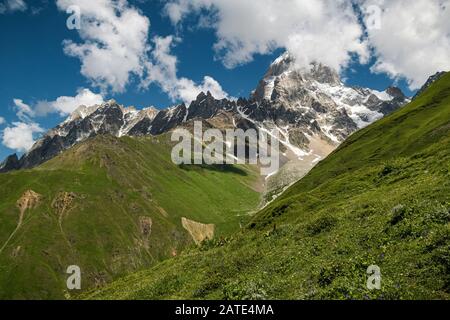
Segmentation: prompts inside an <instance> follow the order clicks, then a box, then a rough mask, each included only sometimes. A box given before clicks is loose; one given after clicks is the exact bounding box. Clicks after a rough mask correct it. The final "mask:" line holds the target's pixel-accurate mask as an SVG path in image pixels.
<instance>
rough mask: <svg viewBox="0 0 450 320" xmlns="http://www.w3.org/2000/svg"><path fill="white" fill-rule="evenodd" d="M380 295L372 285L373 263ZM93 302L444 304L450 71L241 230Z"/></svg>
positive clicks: (449, 211) (448, 253)
mask: <svg viewBox="0 0 450 320" xmlns="http://www.w3.org/2000/svg"><path fill="white" fill-rule="evenodd" d="M371 265H377V266H379V267H380V269H381V274H382V282H381V286H382V287H381V290H374V291H370V290H368V289H367V286H366V281H367V277H368V276H367V272H366V271H367V268H368V267H369V266H371ZM83 298H86V299H449V298H450V73H449V74H447V75H445V76H444V77H443V78H441V79H440V80H439V81H437V82H436V83H435V84H433V85H432V86H431V87H430V88H429V89H428V90H427V91H426V92H425V93H423V94H422V95H421V96H420V97H419V98H418V99H416V100H415V101H413V102H412V103H411V104H409V105H408V106H406V107H404V108H402V109H401V110H399V111H397V112H395V113H394V114H392V115H390V116H388V117H386V118H384V119H382V120H380V121H378V122H377V123H375V124H373V125H371V126H369V127H367V128H366V129H363V130H361V131H359V132H357V133H356V134H354V135H352V136H351V137H350V138H349V139H348V140H347V141H346V142H344V143H343V144H342V145H341V146H340V147H339V148H338V149H337V150H336V151H335V152H334V153H333V154H332V155H331V156H329V157H328V158H327V159H325V160H324V161H322V162H321V163H320V164H318V165H317V166H316V167H315V168H314V169H313V170H312V171H311V172H310V173H309V174H308V175H307V176H306V177H305V178H304V179H302V180H301V181H299V182H298V183H296V184H295V185H293V186H292V187H291V188H289V189H288V190H287V191H286V192H285V193H284V194H283V195H282V196H280V197H279V198H278V199H277V200H275V201H274V202H273V203H271V204H270V205H269V206H267V207H266V208H264V209H263V210H262V211H261V212H259V213H257V214H256V215H255V216H254V217H253V218H252V220H251V221H250V222H249V224H248V227H247V228H246V230H244V231H241V232H238V233H236V234H234V235H232V236H230V237H227V238H225V239H220V240H214V241H210V242H207V243H204V244H203V246H202V247H201V248H199V249H196V248H191V249H189V250H187V251H184V252H183V253H182V254H181V255H179V256H177V257H174V258H173V259H169V260H165V261H164V262H162V263H159V264H157V265H155V266H153V267H151V268H149V269H147V270H143V271H140V272H137V273H134V274H131V275H128V276H126V277H123V278H121V279H119V280H116V281H114V282H113V283H111V284H109V285H107V286H105V287H102V288H100V289H98V290H95V291H92V292H89V293H87V294H85V295H83Z"/></svg>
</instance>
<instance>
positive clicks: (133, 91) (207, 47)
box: [0, 0, 437, 159]
mask: <svg viewBox="0 0 450 320" xmlns="http://www.w3.org/2000/svg"><path fill="white" fill-rule="evenodd" d="M8 1H12V2H15V1H14V0H7V1H6V2H5V1H3V3H4V6H6V7H5V8H6V10H3V11H4V12H3V13H0V40H1V43H2V47H1V50H0V70H1V77H0V117H2V118H3V119H4V121H2V122H3V123H1V124H0V136H2V135H3V131H4V129H5V128H7V127H8V126H12V123H14V122H19V121H23V119H19V117H18V115H17V107H16V105H15V103H14V99H21V100H22V101H23V102H24V103H25V104H26V105H29V106H31V107H33V106H35V105H36V104H37V103H38V102H39V101H43V100H44V101H54V100H55V99H57V98H58V97H60V96H69V97H70V96H74V95H76V93H77V90H78V89H80V88H87V89H89V90H91V91H92V92H94V93H101V94H102V95H103V97H104V99H105V100H107V99H110V98H113V99H116V100H117V101H118V102H119V103H121V104H124V105H126V106H129V105H134V106H136V107H138V108H142V107H147V106H150V105H153V106H156V107H158V108H165V107H167V106H169V105H172V104H174V103H175V102H179V101H176V100H180V98H179V97H178V98H173V96H172V97H171V96H170V95H169V94H168V93H167V90H166V92H164V90H163V89H162V86H161V84H160V83H158V82H157V81H154V82H152V83H151V84H150V85H149V86H148V87H146V88H144V89H142V88H140V87H139V84H140V79H139V77H138V76H137V75H136V74H130V79H129V81H128V83H127V85H126V87H125V89H124V90H123V92H117V91H115V90H111V89H104V88H103V90H102V88H100V87H99V86H97V85H96V84H95V83H93V81H92V79H89V77H87V76H86V75H82V74H81V72H80V70H81V69H80V67H81V59H80V58H77V57H73V56H69V55H68V54H67V53H65V52H64V45H63V41H64V40H66V39H70V40H72V41H73V42H74V43H82V42H83V41H85V40H86V39H83V37H82V36H81V37H80V33H79V32H78V31H77V30H69V29H68V28H67V27H66V20H67V18H68V16H69V15H68V14H67V13H66V12H64V11H63V10H58V8H57V5H56V4H55V2H54V1H51V0H48V1H28V3H27V1H25V0H24V1H19V0H17V1H19V2H21V3H25V6H26V7H23V8H20V9H10V10H8V8H7V5H8V3H7V2H8ZM102 1H103V0H102ZM105 1H106V0H105ZM108 1H109V0H108ZM108 1H106V2H108ZM112 1H114V0H112ZM180 1H181V0H177V1H173V2H174V3H175V4H180V5H181V4H182V2H180ZM318 1H319V0H318ZM324 1H326V0H324ZM399 1H400V0H399ZM62 2H64V0H62ZM199 2H201V1H199ZM0 3H1V1H0ZM166 5H167V2H165V1H157V0H152V1H142V0H141V1H128V4H127V8H134V9H136V10H137V11H138V12H139V14H140V15H141V16H145V17H147V18H148V19H149V21H150V28H149V33H148V34H147V38H148V43H149V44H152V40H151V39H153V38H154V37H167V36H171V37H174V38H176V39H177V40H176V41H173V45H172V46H171V52H170V54H171V55H173V56H174V57H177V59H178V63H177V65H176V66H177V70H176V73H177V77H179V78H182V77H184V78H186V79H190V80H192V81H193V82H194V83H197V84H199V83H201V82H202V81H203V78H204V76H211V77H212V78H214V79H215V81H217V82H218V83H219V84H220V86H221V88H222V89H223V91H225V92H226V93H228V95H230V96H233V97H239V96H244V97H248V95H249V94H250V92H251V91H252V90H253V89H254V88H255V87H256V85H257V83H258V81H259V80H260V79H261V78H262V76H263V75H264V73H265V71H266V69H267V68H268V66H269V65H270V63H271V62H272V61H273V60H274V59H275V58H277V57H278V56H279V55H280V54H281V53H282V52H284V50H285V49H286V48H284V47H283V46H282V45H275V46H274V47H273V48H271V50H266V51H267V52H257V50H256V51H254V52H252V59H251V61H244V62H242V63H240V64H239V65H237V66H233V67H232V68H230V66H225V64H226V63H224V60H223V59H221V57H220V56H219V55H218V51H217V50H215V49H214V45H215V44H216V43H217V42H218V38H219V37H220V36H219V35H218V34H219V33H220V32H221V31H220V23H215V24H211V25H210V26H208V27H203V26H199V18H198V17H199V16H200V15H201V14H202V12H203V11H202V10H208V7H204V8H203V9H202V8H200V9H198V8H190V9H186V10H192V12H191V13H189V12H187V13H186V14H185V16H184V18H183V19H184V20H183V21H182V23H180V24H176V23H174V20H175V18H174V17H173V16H170V14H168V11H167V10H166V7H165V6H166ZM60 9H61V8H60ZM215 10H216V13H217V12H220V10H221V7H220V6H218V7H217V8H216V9H215ZM0 12H1V6H0ZM210 17H214V18H216V19H220V18H217V17H216V16H213V15H212V16H210ZM223 19H225V18H223ZM261 32H264V30H261ZM227 41H228V40H227ZM227 43H228V44H230V42H229V41H228V42H227ZM262 51H265V50H262ZM148 54H151V52H149V53H148ZM232 54H236V53H235V52H232ZM244 60H245V59H244ZM377 61H379V60H377V58H376V56H372V57H371V58H370V59H369V60H368V61H366V63H365V64H361V63H359V62H357V60H356V59H354V60H353V62H352V63H350V64H349V65H347V66H346V67H345V68H344V70H343V72H342V74H343V76H344V78H345V81H346V82H347V83H348V84H349V85H358V86H363V87H369V88H373V89H377V90H384V89H386V88H387V87H388V86H390V85H392V84H394V82H395V83H396V85H397V86H399V87H400V88H401V89H402V90H403V91H404V92H405V93H406V94H407V95H412V94H413V93H414V90H411V88H410V86H408V82H407V81H406V80H405V79H407V77H403V76H400V77H397V80H395V81H394V80H393V78H394V77H393V76H392V74H388V73H386V72H381V73H377V74H375V73H374V72H372V71H371V68H372V67H373V66H374V65H376V64H377ZM153 63H158V62H157V61H156V62H155V61H153ZM436 71H437V70H436ZM399 79H400V80H399ZM65 117H66V115H61V114H59V113H49V114H46V115H45V116H36V117H34V118H33V119H32V120H30V121H33V123H37V124H39V126H40V127H41V128H42V129H45V130H46V129H50V128H52V127H53V126H55V125H56V124H58V123H59V122H61V121H62V120H63V119H64V118H65ZM39 134H41V133H39V132H35V134H34V138H36V137H37V136H38V135H39ZM0 142H1V137H0ZM14 152H15V150H12V149H10V148H7V147H6V146H5V145H4V144H2V145H1V146H0V158H1V159H3V158H4V157H5V156H7V155H8V154H11V153H14Z"/></svg>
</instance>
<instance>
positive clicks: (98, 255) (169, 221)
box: [0, 136, 260, 299]
mask: <svg viewBox="0 0 450 320" xmlns="http://www.w3.org/2000/svg"><path fill="white" fill-rule="evenodd" d="M169 138H170V137H167V136H160V137H157V138H139V139H138V138H136V139H134V138H126V137H125V138H121V139H117V138H114V137H110V136H99V137H96V138H94V139H90V140H89V141H87V142H85V143H82V144H80V145H77V146H76V147H74V148H72V149H70V150H68V151H66V152H64V153H63V154H61V155H60V156H58V157H56V158H54V159H52V160H51V161H49V162H46V163H45V164H43V165H41V166H39V167H37V168H35V169H32V170H24V171H17V172H11V173H8V174H1V175H0V194H1V200H0V247H1V246H2V245H3V244H4V243H5V241H6V239H7V238H8V237H9V235H10V234H11V232H12V231H13V230H14V228H15V227H16V225H17V221H18V217H19V210H18V208H17V207H16V201H17V200H18V199H19V198H20V197H21V196H22V194H23V193H24V192H25V191H27V190H30V189H31V190H33V191H35V192H37V193H39V194H40V195H42V200H41V201H40V203H39V205H38V206H37V207H36V208H34V209H31V210H27V211H26V213H25V220H24V223H23V225H22V227H21V228H20V229H19V230H18V232H17V234H16V235H15V236H14V237H13V238H12V240H11V242H9V243H8V245H7V246H6V248H5V250H4V251H3V252H1V253H0V299H61V298H68V297H71V295H70V294H69V293H68V292H67V291H66V279H67V277H68V275H67V274H66V273H65V271H66V269H67V267H68V266H69V265H78V266H80V267H81V271H82V279H83V282H82V288H83V289H84V290H86V289H89V288H93V287H96V286H101V285H104V284H105V283H107V282H109V281H111V280H113V279H115V278H117V277H120V276H123V275H126V274H128V273H130V272H131V271H136V270H141V269H143V268H145V267H149V266H151V265H153V264H155V263H156V262H159V261H161V260H164V259H167V258H168V257H171V256H173V255H176V254H179V253H180V252H181V251H182V250H183V249H184V248H186V247H188V246H191V245H192V239H191V238H190V236H189V234H188V233H187V232H186V231H185V230H184V229H183V228H182V226H181V217H186V218H189V219H192V220H195V221H198V222H201V223H213V224H215V225H216V226H217V227H216V235H217V236H218V237H221V236H227V235H229V234H232V233H234V232H236V231H238V230H239V229H240V226H239V224H240V223H242V224H245V223H246V222H247V221H248V216H246V215H244V214H243V213H246V212H248V211H251V210H254V209H256V207H257V206H258V204H259V201H260V195H259V193H258V192H257V191H255V188H256V185H257V183H258V179H259V173H258V171H256V168H252V167H248V166H243V167H229V168H228V167H224V168H217V170H207V169H205V168H194V167H192V168H187V169H186V168H180V167H177V166H176V165H174V164H173V163H172V162H171V159H170V151H171V146H172V145H171V143H170V139H169ZM63 192H67V193H71V194H74V197H75V198H74V200H73V201H72V202H71V203H69V204H67V206H66V208H65V209H64V211H63V212H61V210H58V207H57V206H55V201H56V200H55V199H57V198H58V195H60V194H62V193H63ZM141 217H150V218H151V219H152V227H151V234H150V236H146V235H144V234H143V233H142V232H141V227H140V224H139V221H140V218H141ZM77 294H79V293H77V292H75V296H76V295H77ZM73 295H74V294H73V292H72V297H73Z"/></svg>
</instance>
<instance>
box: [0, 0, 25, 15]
mask: <svg viewBox="0 0 450 320" xmlns="http://www.w3.org/2000/svg"><path fill="white" fill-rule="evenodd" d="M27 8H28V6H27V4H26V3H25V1H23V0H4V1H2V2H0V14H1V13H7V12H15V11H25V10H27Z"/></svg>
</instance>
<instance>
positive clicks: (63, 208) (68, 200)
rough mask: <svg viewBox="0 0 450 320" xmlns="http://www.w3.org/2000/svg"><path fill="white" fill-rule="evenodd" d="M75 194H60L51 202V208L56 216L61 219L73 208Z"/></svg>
mask: <svg viewBox="0 0 450 320" xmlns="http://www.w3.org/2000/svg"><path fill="white" fill-rule="evenodd" d="M75 198H76V194H75V193H73V192H60V193H58V194H57V195H56V197H55V199H53V201H52V208H53V209H54V210H55V211H56V213H57V214H58V216H60V217H62V216H63V215H64V214H65V213H66V212H67V211H69V210H70V209H72V208H73V201H74V200H75Z"/></svg>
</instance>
